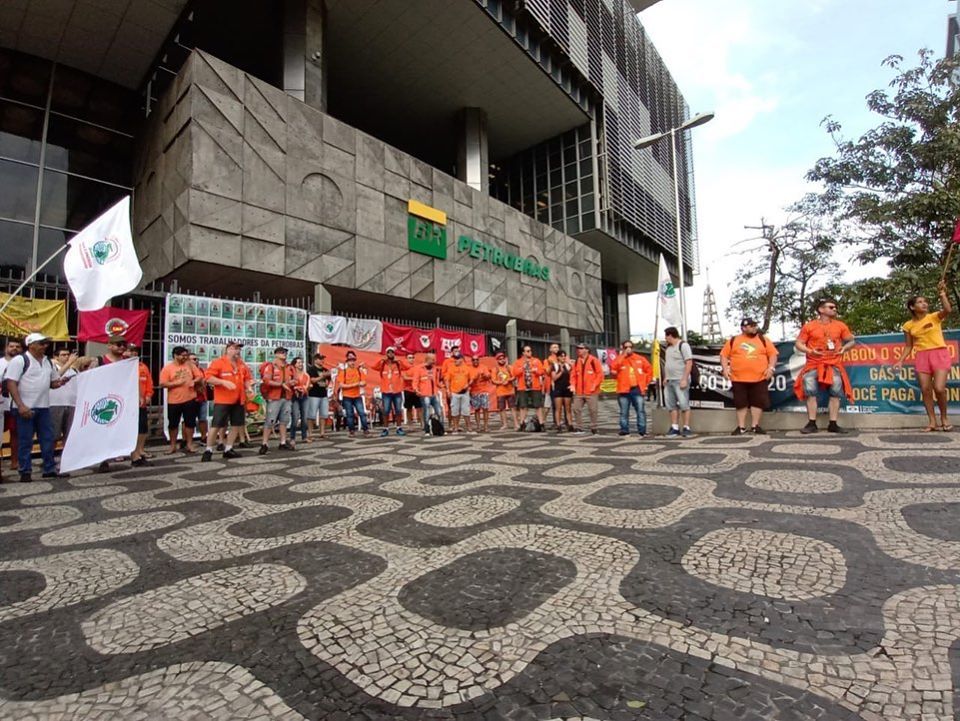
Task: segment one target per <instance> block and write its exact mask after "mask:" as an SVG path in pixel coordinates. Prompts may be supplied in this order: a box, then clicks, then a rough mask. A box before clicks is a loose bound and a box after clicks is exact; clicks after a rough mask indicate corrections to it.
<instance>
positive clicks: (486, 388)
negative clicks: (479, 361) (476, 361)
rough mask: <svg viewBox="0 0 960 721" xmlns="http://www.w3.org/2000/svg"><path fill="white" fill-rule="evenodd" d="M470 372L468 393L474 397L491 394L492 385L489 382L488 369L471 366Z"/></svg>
mask: <svg viewBox="0 0 960 721" xmlns="http://www.w3.org/2000/svg"><path fill="white" fill-rule="evenodd" d="M470 370H472V371H473V380H472V381H471V382H470V392H471V393H473V394H474V395H480V394H481V393H487V394H490V393H493V383H492V382H491V380H490V379H491V375H490V369H489V368H484V367H483V366H480V367H478V368H474V367H472V366H471V368H470Z"/></svg>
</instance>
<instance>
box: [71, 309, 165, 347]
mask: <svg viewBox="0 0 960 721" xmlns="http://www.w3.org/2000/svg"><path fill="white" fill-rule="evenodd" d="M78 315H79V318H80V323H79V330H78V332H77V340H79V341H88V340H92V341H96V342H98V343H106V342H107V339H108V338H109V337H110V336H112V335H123V336H125V337H126V339H127V342H129V343H133V344H134V345H140V344H141V343H143V336H144V334H145V333H146V332H147V320H148V319H149V318H150V311H149V310H124V309H123V308H111V307H110V306H107V307H105V308H101V309H100V310H82V311H80V312H79V313H78Z"/></svg>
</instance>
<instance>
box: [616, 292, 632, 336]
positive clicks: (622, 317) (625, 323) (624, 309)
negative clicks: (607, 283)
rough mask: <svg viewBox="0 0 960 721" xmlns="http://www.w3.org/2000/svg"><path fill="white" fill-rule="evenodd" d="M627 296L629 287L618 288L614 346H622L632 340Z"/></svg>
mask: <svg viewBox="0 0 960 721" xmlns="http://www.w3.org/2000/svg"><path fill="white" fill-rule="evenodd" d="M629 297H630V296H628V295H627V286H626V285H618V286H617V327H616V329H615V330H616V331H617V337H616V338H615V339H614V345H620V344H621V343H623V341H625V340H629V338H630V302H629Z"/></svg>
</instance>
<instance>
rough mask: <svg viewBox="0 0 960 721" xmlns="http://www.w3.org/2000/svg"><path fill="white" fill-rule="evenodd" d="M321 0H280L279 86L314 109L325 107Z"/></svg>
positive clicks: (322, 7)
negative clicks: (280, 65)
mask: <svg viewBox="0 0 960 721" xmlns="http://www.w3.org/2000/svg"><path fill="white" fill-rule="evenodd" d="M325 21H326V6H325V4H324V0H284V4H283V89H284V91H285V92H287V93H289V94H290V95H292V96H293V97H295V98H297V100H302V101H303V102H305V103H306V104H307V105H309V106H310V107H313V108H316V109H317V110H322V111H326V109H327V83H326V75H327V58H326V43H325V42H324V27H325Z"/></svg>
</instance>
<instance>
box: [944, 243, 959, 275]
mask: <svg viewBox="0 0 960 721" xmlns="http://www.w3.org/2000/svg"><path fill="white" fill-rule="evenodd" d="M956 247H957V244H956V242H951V243H950V248H949V249H948V250H947V259H946V260H945V261H944V262H943V273H941V274H940V282H941V283H942V282H943V281H945V280H946V279H947V270H948V269H949V268H950V259H951V258H952V257H953V249H954V248H956Z"/></svg>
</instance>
